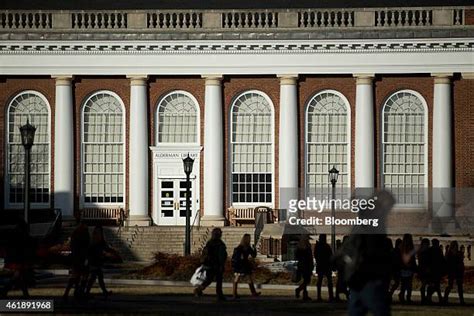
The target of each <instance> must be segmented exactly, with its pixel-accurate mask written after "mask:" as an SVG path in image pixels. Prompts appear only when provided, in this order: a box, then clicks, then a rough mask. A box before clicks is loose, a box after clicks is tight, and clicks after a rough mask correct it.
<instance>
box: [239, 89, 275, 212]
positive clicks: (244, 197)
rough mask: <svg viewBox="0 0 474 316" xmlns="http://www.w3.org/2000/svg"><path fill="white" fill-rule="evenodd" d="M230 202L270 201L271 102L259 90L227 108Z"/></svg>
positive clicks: (271, 195)
mask: <svg viewBox="0 0 474 316" xmlns="http://www.w3.org/2000/svg"><path fill="white" fill-rule="evenodd" d="M230 156H231V164H232V166H231V170H232V178H231V191H232V192H231V194H232V203H247V204H252V203H258V204H261V203H263V204H265V203H268V204H270V203H272V202H273V104H272V103H271V101H270V99H269V98H268V96H266V95H265V94H263V93H262V92H259V91H248V92H245V93H243V94H241V95H240V96H238V97H237V98H236V99H235V100H234V102H233V103H232V108H231V155H230Z"/></svg>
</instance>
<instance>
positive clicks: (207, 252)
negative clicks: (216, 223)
mask: <svg viewBox="0 0 474 316" xmlns="http://www.w3.org/2000/svg"><path fill="white" fill-rule="evenodd" d="M226 260H227V249H226V245H225V243H224V242H223V241H222V230H221V229H220V228H217V227H216V228H214V229H213V230H212V233H211V239H210V240H209V241H208V242H207V244H206V246H205V247H204V249H203V251H202V255H201V263H202V265H203V266H204V269H205V270H206V275H207V276H206V281H204V283H203V284H201V285H199V286H197V287H196V288H195V289H194V295H196V296H202V292H203V291H204V290H205V289H206V288H207V287H208V286H209V285H210V284H211V283H212V282H213V281H214V280H215V282H216V294H217V299H218V300H220V301H225V300H226V297H225V296H224V293H223V291H222V281H223V277H224V267H225V262H226Z"/></svg>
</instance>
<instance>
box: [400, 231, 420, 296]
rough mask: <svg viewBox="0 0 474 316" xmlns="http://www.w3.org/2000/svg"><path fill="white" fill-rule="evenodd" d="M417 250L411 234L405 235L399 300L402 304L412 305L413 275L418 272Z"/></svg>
mask: <svg viewBox="0 0 474 316" xmlns="http://www.w3.org/2000/svg"><path fill="white" fill-rule="evenodd" d="M415 254H416V249H415V245H414V244H413V237H412V235H411V234H405V235H403V240H402V245H401V256H402V268H401V270H400V282H401V288H400V294H399V295H398V298H399V299H400V302H402V303H404V302H407V303H411V292H412V290H413V275H414V274H415V272H416V269H417V266H416V259H415Z"/></svg>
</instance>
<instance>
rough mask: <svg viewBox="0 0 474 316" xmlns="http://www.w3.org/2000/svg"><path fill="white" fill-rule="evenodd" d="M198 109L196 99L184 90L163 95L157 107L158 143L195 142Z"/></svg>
mask: <svg viewBox="0 0 474 316" xmlns="http://www.w3.org/2000/svg"><path fill="white" fill-rule="evenodd" d="M198 120H199V110H198V103H197V101H196V99H195V98H194V97H193V96H192V95H191V94H189V93H187V92H185V91H173V92H171V93H169V94H167V95H165V96H164V97H163V98H162V99H161V100H160V102H159V103H158V107H157V124H158V126H157V131H158V134H157V142H158V143H161V144H162V143H197V142H198V141H199V140H198V130H199V128H198V127H199V124H198Z"/></svg>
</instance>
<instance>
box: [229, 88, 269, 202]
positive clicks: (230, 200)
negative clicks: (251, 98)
mask: <svg viewBox="0 0 474 316" xmlns="http://www.w3.org/2000/svg"><path fill="white" fill-rule="evenodd" d="M249 93H255V94H258V95H260V96H262V97H264V98H265V100H266V101H267V102H268V104H269V105H270V107H271V109H270V110H271V140H272V144H271V151H272V152H271V155H272V156H271V158H270V161H271V163H272V167H271V171H272V201H271V202H270V203H268V202H233V201H232V184H233V182H232V174H233V172H232V164H233V149H232V147H233V146H232V145H233V144H234V143H233V141H232V131H233V124H232V123H233V119H232V114H233V113H234V107H235V102H236V101H237V100H238V99H239V98H240V97H242V96H243V95H246V94H249ZM229 124H230V125H229V148H228V153H229V159H228V166H227V167H228V170H229V175H228V177H229V178H228V179H229V185H228V190H229V191H228V192H229V203H230V205H232V206H236V207H256V206H268V207H274V205H275V106H274V104H273V102H272V100H271V99H270V97H269V96H268V95H267V94H266V93H265V92H263V91H260V90H246V91H243V92H241V93H239V94H237V95H236V96H234V97H233V98H232V101H231V106H230V111H229Z"/></svg>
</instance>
